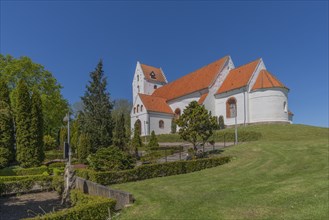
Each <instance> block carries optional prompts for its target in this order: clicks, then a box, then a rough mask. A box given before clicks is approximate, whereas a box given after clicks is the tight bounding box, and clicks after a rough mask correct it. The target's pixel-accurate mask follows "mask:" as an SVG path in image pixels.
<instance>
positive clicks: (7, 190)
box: [0, 175, 53, 195]
mask: <svg viewBox="0 0 329 220" xmlns="http://www.w3.org/2000/svg"><path fill="white" fill-rule="evenodd" d="M25 177H26V178H24V176H23V177H22V176H16V177H12V179H10V178H8V179H7V180H6V181H4V180H3V179H1V180H0V195H4V194H12V193H21V192H28V191H30V190H32V189H33V188H34V187H36V186H38V187H39V188H41V189H42V190H47V189H51V188H52V180H53V178H52V176H46V175H34V176H25ZM15 178H16V179H15ZM8 180H10V181H8Z"/></svg>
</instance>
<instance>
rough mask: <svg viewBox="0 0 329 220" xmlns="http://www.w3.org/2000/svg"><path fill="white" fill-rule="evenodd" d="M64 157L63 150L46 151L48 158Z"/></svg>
mask: <svg viewBox="0 0 329 220" xmlns="http://www.w3.org/2000/svg"><path fill="white" fill-rule="evenodd" d="M63 157H64V155H63V151H57V150H52V151H46V152H45V158H46V160H55V159H63Z"/></svg>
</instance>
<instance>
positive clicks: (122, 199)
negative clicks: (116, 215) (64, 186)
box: [75, 177, 135, 210]
mask: <svg viewBox="0 0 329 220" xmlns="http://www.w3.org/2000/svg"><path fill="white" fill-rule="evenodd" d="M75 187H76V189H79V190H81V191H82V192H84V193H86V194H89V195H95V196H102V197H108V198H112V199H115V200H116V201H117V203H116V206H115V209H117V210H119V209H122V208H124V207H125V206H127V205H129V204H132V203H133V202H134V201H135V199H134V197H133V195H132V194H130V193H128V192H124V191H121V190H115V189H111V188H109V187H107V186H103V185H101V184H98V183H94V182H92V181H89V180H86V179H83V178H81V177H76V183H75Z"/></svg>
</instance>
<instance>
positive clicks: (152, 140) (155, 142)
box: [148, 131, 159, 150]
mask: <svg viewBox="0 0 329 220" xmlns="http://www.w3.org/2000/svg"><path fill="white" fill-rule="evenodd" d="M158 147H159V143H158V139H157V137H156V136H155V133H154V131H152V132H151V138H150V141H149V143H148V148H149V149H151V150H152V149H156V148H158Z"/></svg>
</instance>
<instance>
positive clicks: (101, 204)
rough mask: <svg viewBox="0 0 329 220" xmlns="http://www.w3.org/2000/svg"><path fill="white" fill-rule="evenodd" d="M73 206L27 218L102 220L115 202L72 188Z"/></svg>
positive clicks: (30, 219) (106, 216) (35, 219)
mask: <svg viewBox="0 0 329 220" xmlns="http://www.w3.org/2000/svg"><path fill="white" fill-rule="evenodd" d="M70 199H71V201H72V205H73V207H71V208H69V209H65V210H61V211H58V212H54V213H49V214H46V215H44V216H37V217H35V218H28V219H29V220H32V219H33V220H37V219H48V220H66V219H72V220H80V219H85V220H87V219H94V220H103V219H107V218H108V217H109V213H108V208H110V210H111V211H113V210H114V207H115V204H116V202H115V201H114V200H112V199H109V198H103V197H99V196H90V195H86V194H83V193H82V192H80V191H78V190H72V191H71V194H70Z"/></svg>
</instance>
